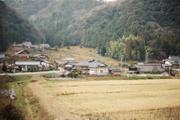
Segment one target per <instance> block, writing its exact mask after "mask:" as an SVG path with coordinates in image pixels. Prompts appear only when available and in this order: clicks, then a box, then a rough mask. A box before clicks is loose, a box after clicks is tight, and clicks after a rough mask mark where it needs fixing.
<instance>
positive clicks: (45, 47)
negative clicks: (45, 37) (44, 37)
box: [39, 44, 51, 49]
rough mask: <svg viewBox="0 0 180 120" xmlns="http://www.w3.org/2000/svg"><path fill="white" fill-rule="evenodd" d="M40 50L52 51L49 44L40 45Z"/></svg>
mask: <svg viewBox="0 0 180 120" xmlns="http://www.w3.org/2000/svg"><path fill="white" fill-rule="evenodd" d="M39 47H40V49H50V48H51V46H50V45H49V44H40V45H39Z"/></svg>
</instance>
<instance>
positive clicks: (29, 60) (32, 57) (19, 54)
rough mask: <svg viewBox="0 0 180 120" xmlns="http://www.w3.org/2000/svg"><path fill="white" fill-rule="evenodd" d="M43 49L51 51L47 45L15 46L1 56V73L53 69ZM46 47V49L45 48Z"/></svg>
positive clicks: (29, 44)
mask: <svg viewBox="0 0 180 120" xmlns="http://www.w3.org/2000/svg"><path fill="white" fill-rule="evenodd" d="M40 46H43V47H44V48H43V49H49V48H50V46H49V45H47V46H46V44H40V45H32V44H31V42H23V43H21V44H14V45H13V46H12V47H11V48H10V50H8V51H7V52H6V53H1V54H0V67H1V70H0V72H36V71H45V70H51V69H53V65H52V64H51V62H49V58H48V56H47V55H45V54H43V53H42V51H41V48H40ZM45 46H46V47H45Z"/></svg>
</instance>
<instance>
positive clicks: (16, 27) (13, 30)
mask: <svg viewBox="0 0 180 120" xmlns="http://www.w3.org/2000/svg"><path fill="white" fill-rule="evenodd" d="M0 11H1V12H0V42H1V43H0V51H5V50H6V49H7V47H8V46H9V45H11V44H13V43H14V42H16V43H20V42H22V41H26V40H28V41H31V42H33V43H35V42H40V41H41V40H42V39H43V37H42V36H41V34H40V33H39V32H38V31H37V30H36V29H35V28H34V27H33V26H32V25H31V24H30V23H29V22H28V21H26V20H24V19H23V18H21V17H20V16H19V15H18V14H17V13H16V12H15V11H14V10H12V9H11V8H9V7H8V6H6V4H5V3H4V2H2V1H0Z"/></svg>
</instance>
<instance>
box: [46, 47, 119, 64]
mask: <svg viewBox="0 0 180 120" xmlns="http://www.w3.org/2000/svg"><path fill="white" fill-rule="evenodd" d="M45 53H46V54H47V55H48V56H50V58H52V59H55V60H60V59H63V58H65V57H74V58H75V59H76V60H77V61H83V60H92V59H96V60H100V61H102V62H104V63H106V64H108V65H115V66H117V65H118V63H119V62H118V61H117V60H114V59H112V58H110V57H103V56H101V55H98V54H97V51H96V50H95V49H93V48H81V47H79V46H71V47H69V48H61V49H58V50H57V51H51V50H46V51H45Z"/></svg>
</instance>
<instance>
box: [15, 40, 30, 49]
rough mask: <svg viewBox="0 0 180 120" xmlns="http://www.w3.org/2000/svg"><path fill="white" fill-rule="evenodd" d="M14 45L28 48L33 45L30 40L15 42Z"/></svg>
mask: <svg viewBox="0 0 180 120" xmlns="http://www.w3.org/2000/svg"><path fill="white" fill-rule="evenodd" d="M13 47H27V48H31V47H32V43H31V42H28V41H25V42H23V43H21V44H16V43H14V44H13Z"/></svg>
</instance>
